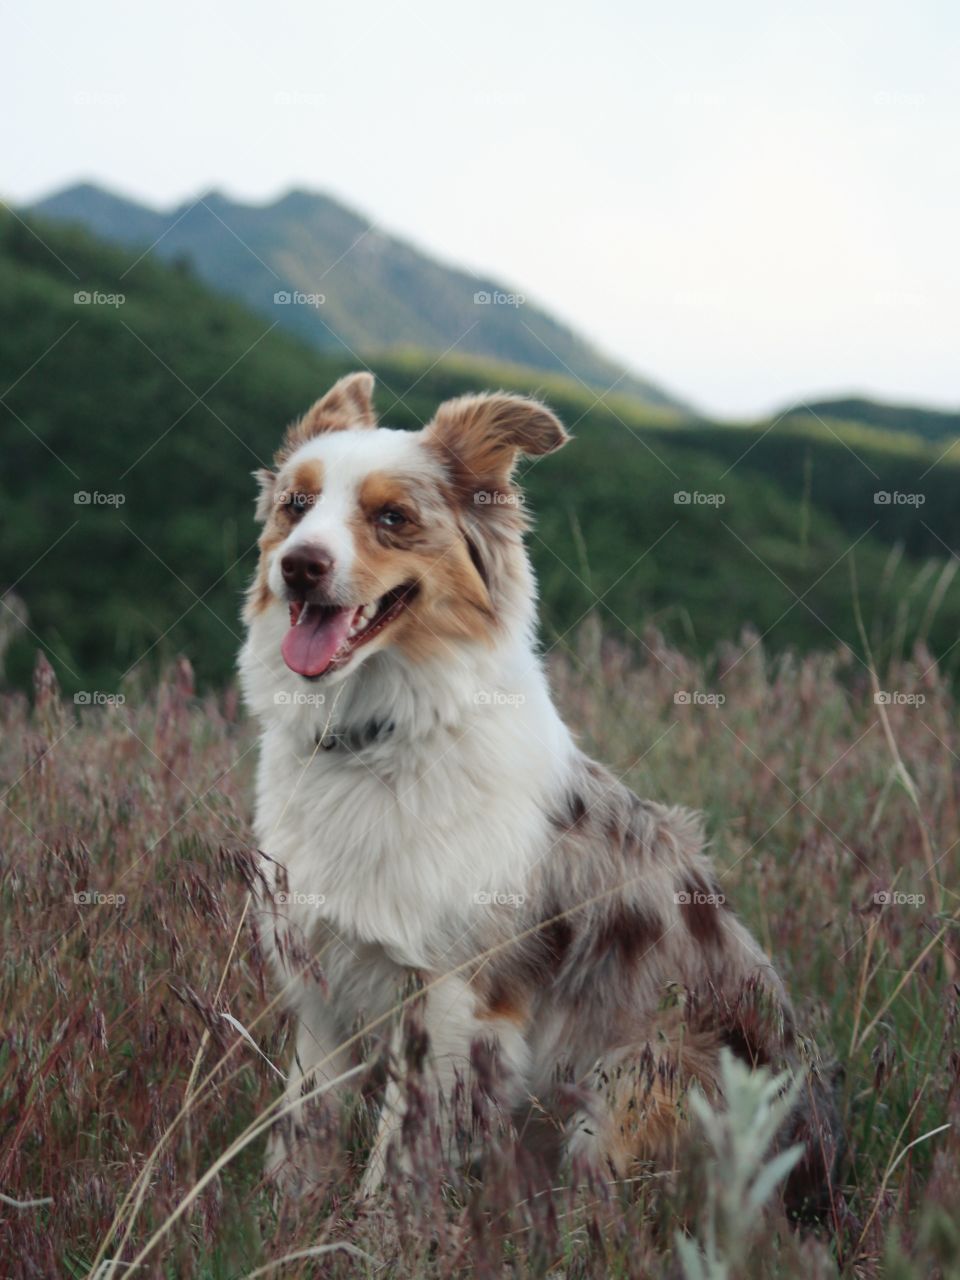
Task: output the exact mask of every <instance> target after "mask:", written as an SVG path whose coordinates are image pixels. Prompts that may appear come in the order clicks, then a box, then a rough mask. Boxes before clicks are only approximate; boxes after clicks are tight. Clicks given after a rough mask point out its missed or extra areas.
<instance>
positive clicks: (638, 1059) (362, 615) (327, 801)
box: [240, 373, 837, 1205]
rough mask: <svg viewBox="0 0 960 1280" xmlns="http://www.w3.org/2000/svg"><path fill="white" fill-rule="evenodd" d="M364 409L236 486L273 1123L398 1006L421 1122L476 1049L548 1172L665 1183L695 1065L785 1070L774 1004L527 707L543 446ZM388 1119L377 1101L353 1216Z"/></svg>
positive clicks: (708, 876)
mask: <svg viewBox="0 0 960 1280" xmlns="http://www.w3.org/2000/svg"><path fill="white" fill-rule="evenodd" d="M373 388H374V380H373V377H372V375H370V374H368V373H355V374H352V375H349V376H347V377H344V378H341V379H340V381H338V382H337V383H336V385H335V386H334V387H333V388H332V389H331V390H330V391H328V392H327V394H326V395H324V396H323V397H322V398H321V399H319V400H318V401H317V402H316V403H315V404H314V405H313V407H312V408H311V409H310V410H309V411H308V412H307V413H306V414H305V415H304V416H303V417H302V418H301V419H300V420H299V421H297V422H295V423H293V424H292V425H291V426H290V427H289V428H288V429H287V432H286V435H285V437H284V439H283V443H282V445H281V447H280V449H279V452H278V453H277V455H276V458H275V467H274V468H273V469H263V470H261V471H259V472H257V473H255V474H256V476H257V479H258V482H259V498H258V502H257V509H256V510H257V518H258V520H259V521H260V522H261V524H262V526H263V528H262V533H261V536H260V540H259V549H260V556H259V564H258V567H257V571H256V575H255V577H254V580H253V582H252V584H251V587H250V590H249V594H248V598H247V603H246V610H245V621H246V625H247V636H246V640H245V643H244V646H243V649H242V653H241V659H240V672H241V682H242V687H243V691H244V696H245V700H246V703H247V705H248V707H249V708H250V710H251V711H252V713H253V715H254V716H255V717H256V718H257V719H258V720H259V722H260V726H261V730H262V733H261V740H260V757H259V772H258V781H257V797H256V820H255V829H256V835H257V840H258V842H259V847H260V850H261V851H262V854H263V855H264V875H265V882H266V886H267V888H266V890H265V892H264V894H263V903H262V917H263V920H264V936H265V938H266V945H267V947H268V949H269V952H270V955H271V958H272V963H273V965H274V967H275V970H276V974H277V977H278V979H279V980H280V981H281V982H282V983H283V984H284V986H285V989H286V999H287V1002H288V1005H289V1007H290V1008H291V1010H292V1011H293V1012H294V1013H295V1015H296V1018H297V1032H296V1047H295V1060H294V1063H293V1066H292V1068H291V1071H290V1077H289V1081H288V1086H287V1094H286V1104H285V1107H284V1110H285V1112H286V1113H287V1115H288V1116H290V1115H292V1116H293V1117H294V1118H295V1117H296V1115H297V1113H298V1112H299V1109H300V1107H301V1101H300V1100H301V1099H302V1098H303V1097H304V1095H305V1093H306V1092H309V1091H311V1090H313V1091H314V1092H320V1091H321V1090H324V1091H326V1097H327V1098H328V1099H334V1098H337V1097H340V1096H342V1094H343V1090H344V1084H343V1078H344V1077H345V1076H346V1075H347V1074H348V1072H349V1069H350V1065H351V1061H352V1059H351V1053H350V1048H349V1046H350V1044H351V1042H352V1038H355V1033H356V1032H357V1030H358V1028H359V1027H362V1026H364V1025H366V1026H373V1027H377V1028H378V1029H379V1030H380V1031H385V1030H386V1028H387V1027H388V1026H389V1025H394V1026H395V1027H396V1025H398V1024H399V1021H400V1018H399V1014H398V1013H397V1012H396V1011H397V1010H398V1009H399V1008H401V1007H402V1006H403V1004H404V992H406V991H410V989H411V987H410V984H411V982H413V983H415V984H416V986H417V989H418V991H419V994H418V996H417V1000H418V1003H419V1008H420V1010H421V1015H422V1019H423V1027H424V1028H425V1030H426V1033H427V1037H426V1041H425V1043H426V1045H427V1050H426V1057H427V1062H428V1068H429V1071H430V1073H431V1074H430V1079H431V1081H432V1083H433V1085H434V1087H435V1088H436V1090H437V1095H438V1097H439V1098H443V1097H444V1096H446V1097H449V1096H450V1094H451V1092H452V1091H453V1090H454V1089H455V1088H456V1087H457V1083H458V1081H460V1082H461V1083H462V1081H463V1079H465V1078H466V1077H468V1076H469V1073H470V1070H471V1065H470V1064H471V1050H472V1048H473V1047H474V1046H475V1045H476V1044H477V1042H480V1043H481V1044H483V1045H485V1046H487V1047H488V1048H489V1050H490V1052H492V1053H494V1054H495V1055H496V1061H497V1064H498V1071H499V1080H500V1083H501V1087H502V1090H503V1096H504V1099H505V1102H504V1106H505V1107H506V1108H507V1110H508V1111H509V1112H511V1113H513V1114H517V1115H522V1114H524V1110H525V1108H529V1106H530V1100H531V1099H536V1100H537V1104H538V1107H539V1108H541V1109H543V1108H547V1109H549V1107H550V1105H551V1100H553V1102H554V1103H555V1107H556V1121H555V1131H556V1133H558V1134H559V1135H560V1143H561V1146H562V1150H563V1152H564V1154H565V1155H566V1156H567V1157H569V1158H570V1159H571V1160H579V1161H580V1162H581V1164H583V1165H585V1166H587V1167H592V1168H596V1169H598V1170H603V1171H605V1172H606V1173H607V1174H609V1173H610V1172H612V1173H613V1174H614V1175H615V1176H618V1177H624V1176H626V1175H628V1174H629V1172H630V1170H631V1169H633V1168H635V1167H636V1166H637V1163H638V1162H640V1161H652V1162H654V1164H656V1165H658V1166H661V1167H669V1166H670V1164H671V1162H672V1161H673V1160H674V1158H675V1154H676V1144H677V1139H678V1134H679V1133H680V1132H681V1131H682V1129H683V1123H684V1122H683V1116H684V1114H685V1110H686V1109H685V1106H684V1099H685V1095H686V1093H687V1091H688V1090H689V1088H690V1087H691V1085H692V1084H693V1083H694V1082H696V1083H697V1084H698V1085H699V1087H700V1088H701V1089H702V1090H703V1091H704V1092H705V1093H706V1094H707V1096H708V1097H716V1096H717V1094H718V1088H719V1086H718V1079H719V1062H720V1055H721V1052H722V1051H723V1049H724V1047H726V1048H728V1049H729V1050H731V1051H732V1052H733V1053H735V1054H736V1055H738V1056H740V1057H741V1058H743V1059H745V1060H747V1061H748V1062H750V1063H751V1064H754V1065H768V1066H770V1067H773V1068H778V1067H780V1066H783V1065H784V1064H787V1065H791V1064H792V1065H793V1066H794V1067H797V1066H798V1064H799V1056H798V1037H797V1033H796V1031H795V1027H794V1015H793V1012H792V1009H791V1005H790V1001H789V999H788V997H787V994H786V992H785V990H784V987H783V984H782V982H781V980H780V978H779V977H778V976H777V973H776V972H775V970H774V968H773V966H772V965H771V962H770V960H769V959H768V958H767V956H766V955H765V954H764V952H763V951H762V950H761V948H760V946H759V945H758V944H757V943H756V942H755V941H754V939H753V938H752V937H751V935H750V933H749V932H748V930H747V929H746V928H745V926H744V925H743V924H742V923H741V922H740V920H739V919H738V918H737V917H736V915H735V914H734V912H733V911H732V909H731V908H730V907H729V905H728V904H727V902H726V899H725V896H724V895H723V894H722V893H721V892H720V888H719V886H718V883H717V881H716V878H715V876H714V872H713V870H712V867H711V864H710V861H709V860H708V858H707V856H706V855H705V853H704V835H703V831H702V827H701V822H700V820H699V818H698V817H697V816H695V815H694V814H692V813H690V812H688V811H686V810H684V809H682V808H679V807H676V806H669V805H663V804H660V803H656V802H654V801H652V800H643V799H639V798H638V797H637V796H635V795H634V794H633V793H632V792H631V791H629V790H628V789H627V788H626V787H625V786H623V785H622V784H621V783H620V782H618V781H617V779H616V778H614V777H613V776H612V775H611V774H610V773H609V772H608V771H607V770H606V769H605V768H604V767H603V766H601V765H599V764H597V763H595V762H594V761H592V760H590V759H589V758H587V756H585V755H584V754H583V753H582V752H581V751H580V750H579V748H578V747H577V745H576V743H575V741H574V739H573V737H572V735H571V733H570V731H569V730H568V728H567V727H566V726H565V724H564V723H563V721H562V720H561V718H560V716H559V714H558V712H557V710H556V709H555V707H554V704H553V702H552V700H551V696H550V691H549V688H548V683H547V679H546V676H545V673H544V669H543V666H542V663H541V659H540V657H539V656H538V652H537V646H536V635H535V632H536V591H535V583H534V578H533V573H532V570H531V566H530V562H529V560H528V556H527V553H526V551H525V547H524V531H525V528H526V526H527V515H526V512H525V508H524V506H523V504H522V500H521V496H520V494H519V492H518V490H517V488H516V486H515V484H514V481H513V478H512V477H513V472H514V468H515V466H516V464H517V462H518V459H520V458H521V457H533V458H539V457H541V456H542V455H546V454H549V453H552V452H553V451H554V450H556V449H559V448H560V447H561V446H563V445H565V444H566V443H567V441H568V438H569V437H568V435H567V433H566V431H565V429H564V427H563V426H562V425H561V423H560V421H559V420H558V419H557V417H556V416H555V415H554V414H553V413H552V412H551V411H550V410H549V409H548V408H547V407H546V406H545V405H543V404H542V403H539V402H538V401H536V400H533V399H528V398H524V397H522V396H518V395H512V394H504V393H498V394H481V395H468V396H463V397H461V398H459V399H454V400H450V401H447V402H446V403H444V404H442V405H441V406H440V407H439V409H438V410H437V412H436V415H435V417H434V418H433V420H432V421H431V422H430V423H429V424H428V425H427V426H426V427H424V428H423V429H422V430H420V431H415V432H414V431H405V430H390V429H386V428H383V427H380V426H378V425H377V421H376V416H375V413H374V407H373ZM317 961H319V964H320V966H321V968H322V980H318V975H317V974H316V973H315V972H314V971H313V970H314V969H315V968H316V962H317ZM393 1034H394V1037H396V1035H397V1034H398V1033H397V1031H396V1030H394V1032H393ZM393 1043H394V1045H396V1044H397V1043H398V1041H397V1040H396V1038H395V1039H394V1041H393ZM810 1079H811V1080H815V1084H814V1085H811V1084H810V1083H809V1082H808V1087H807V1088H806V1089H805V1090H804V1091H803V1100H802V1101H801V1103H800V1104H798V1106H797V1109H796V1112H795V1114H794V1117H793V1119H792V1121H791V1123H790V1125H789V1126H788V1128H789V1132H788V1133H787V1134H785V1137H784V1141H787V1140H789V1141H797V1140H799V1141H801V1142H803V1143H804V1149H805V1153H804V1157H803V1160H802V1161H801V1163H800V1165H798V1166H797V1168H796V1169H795V1170H794V1173H793V1175H791V1177H792V1179H793V1192H792V1195H793V1199H794V1201H795V1202H797V1204H798V1205H799V1204H800V1203H801V1202H804V1203H806V1204H808V1205H809V1204H810V1203H812V1202H814V1201H818V1200H820V1199H822V1194H823V1189H824V1186H825V1185H826V1184H827V1183H828V1182H829V1178H830V1170H831V1168H832V1165H833V1162H834V1158H835V1155H836V1151H837V1138H836V1134H835V1127H836V1126H835V1119H834V1116H833V1113H832V1109H831V1105H830V1101H829V1097H828V1090H827V1089H826V1087H822V1082H820V1081H819V1077H815V1075H814V1074H811V1076H810ZM571 1099H572V1101H571ZM303 1105H305V1104H303ZM404 1105H405V1103H404V1091H403V1088H402V1085H401V1082H400V1081H399V1080H398V1079H397V1078H396V1076H395V1075H394V1077H393V1078H391V1080H390V1082H389V1083H388V1085H387V1087H386V1091H385V1098H384V1101H383V1105H382V1110H381V1113H380V1118H379V1131H378V1133H377V1136H376V1140H375V1142H374V1144H373V1150H372V1153H371V1155H370V1159H369V1162H368V1164H367V1167H366V1172H365V1174H364V1180H363V1189H364V1190H365V1191H366V1192H369V1193H372V1192H374V1191H376V1190H377V1188H378V1187H379V1186H380V1185H381V1184H382V1182H383V1179H384V1177H385V1171H386V1169H387V1167H388V1166H387V1161H386V1153H387V1150H388V1148H389V1145H390V1143H391V1141H392V1140H393V1139H394V1138H395V1137H396V1136H397V1135H398V1133H399V1132H400V1130H401V1127H402V1124H403V1117H404ZM439 1114H440V1115H441V1119H440V1121H438V1123H439V1124H440V1125H441V1126H442V1125H443V1124H444V1121H443V1119H442V1116H443V1114H444V1112H443V1108H441V1109H440V1113H439ZM448 1114H449V1111H448ZM290 1133H291V1128H290V1125H289V1124H287V1125H286V1127H284V1125H283V1124H281V1123H279V1122H278V1123H277V1124H276V1125H275V1129H274V1136H273V1138H272V1139H271V1143H270V1148H269V1154H268V1166H269V1168H270V1170H271V1172H272V1173H274V1174H276V1175H277V1176H280V1175H281V1171H282V1170H283V1169H284V1168H286V1169H287V1170H288V1172H289V1170H290V1168H291V1167H293V1168H294V1169H295V1170H296V1174H297V1176H298V1177H299V1178H300V1179H301V1180H302V1179H303V1178H305V1177H307V1178H308V1177H309V1176H310V1170H311V1168H312V1167H314V1168H315V1167H316V1162H317V1161H318V1160H322V1153H318V1152H317V1151H316V1150H315V1149H312V1150H311V1143H310V1141H309V1140H307V1142H306V1143H305V1144H304V1143H301V1144H300V1146H299V1147H297V1145H296V1144H295V1143H293V1142H292V1141H291V1137H290ZM301 1136H302V1130H301ZM445 1139H446V1140H449V1141H450V1142H452V1136H451V1135H450V1134H445ZM314 1146H315V1144H314Z"/></svg>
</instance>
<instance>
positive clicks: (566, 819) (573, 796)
mask: <svg viewBox="0 0 960 1280" xmlns="http://www.w3.org/2000/svg"><path fill="white" fill-rule="evenodd" d="M587 813H588V810H587V802H586V800H584V798H583V796H582V795H580V793H579V792H578V791H573V792H571V793H570V795H569V796H567V797H566V801H565V807H564V810H563V812H562V813H559V814H556V815H554V816H553V817H552V818H551V821H552V822H553V825H554V826H555V827H557V828H558V829H559V830H560V831H579V830H581V828H582V827H583V826H584V824H585V823H586V820H587Z"/></svg>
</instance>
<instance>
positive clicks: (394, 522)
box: [377, 507, 407, 529]
mask: <svg viewBox="0 0 960 1280" xmlns="http://www.w3.org/2000/svg"><path fill="white" fill-rule="evenodd" d="M406 523H407V517H406V516H405V515H404V514H403V512H402V511H398V510H397V508H396V507H384V508H383V510H382V511H378V512H377V524H378V525H380V526H381V528H383V529H399V528H400V526H401V525H404V524H406Z"/></svg>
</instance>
